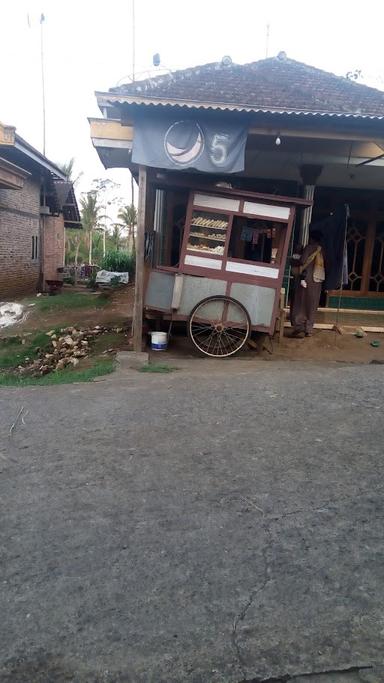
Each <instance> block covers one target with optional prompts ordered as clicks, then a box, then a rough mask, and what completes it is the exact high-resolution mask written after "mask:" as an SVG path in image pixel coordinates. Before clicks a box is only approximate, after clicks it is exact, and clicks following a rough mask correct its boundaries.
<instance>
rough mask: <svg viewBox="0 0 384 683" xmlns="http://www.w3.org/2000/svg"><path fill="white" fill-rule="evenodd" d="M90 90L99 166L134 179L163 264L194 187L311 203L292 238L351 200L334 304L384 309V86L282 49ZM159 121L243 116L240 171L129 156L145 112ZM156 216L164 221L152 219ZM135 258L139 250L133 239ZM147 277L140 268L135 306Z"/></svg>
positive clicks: (302, 236) (237, 120) (302, 238)
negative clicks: (98, 115)
mask: <svg viewBox="0 0 384 683" xmlns="http://www.w3.org/2000/svg"><path fill="white" fill-rule="evenodd" d="M96 96H97V101H98V104H99V107H100V109H101V111H102V114H103V118H102V119H90V125H91V137H92V141H93V144H94V146H95V147H96V150H97V152H98V154H99V157H100V159H101V161H102V162H103V164H104V166H105V168H113V167H125V168H129V169H130V170H131V172H132V173H133V174H134V176H135V177H136V179H138V180H139V194H140V195H141V197H139V214H140V215H139V225H138V245H139V243H140V232H141V233H142V236H141V238H142V240H144V232H145V233H146V235H145V239H146V243H147V242H148V236H149V235H150V234H151V230H153V225H154V224H155V228H154V231H155V234H156V240H155V243H154V246H153V249H154V251H155V252H157V255H156V258H157V262H158V263H163V264H164V265H167V263H168V262H169V261H170V259H172V249H173V243H174V238H175V235H174V231H173V228H169V226H170V224H172V223H175V222H176V220H177V215H178V214H179V217H180V215H182V214H183V205H185V203H186V201H187V193H186V190H187V189H188V188H190V187H195V186H197V185H199V186H200V187H204V186H205V187H211V188H212V187H217V185H218V184H219V185H221V186H223V185H225V184H230V185H231V186H232V188H236V189H237V190H242V191H243V192H245V191H253V192H259V193H263V192H264V193H269V194H274V195H284V196H291V197H301V198H304V199H306V200H309V201H312V202H313V205H312V206H308V207H306V208H304V209H302V210H301V211H299V212H298V214H297V219H296V223H295V226H294V236H293V241H296V242H301V243H306V241H307V239H308V228H309V224H310V222H311V221H312V220H317V219H321V218H323V217H326V216H328V215H329V214H330V213H332V211H333V210H334V208H335V207H336V206H337V205H339V204H344V203H348V204H349V207H350V218H349V221H348V226H347V234H346V238H347V247H348V264H349V273H348V284H347V285H346V286H345V287H344V289H343V291H342V296H341V305H342V307H345V308H361V309H384V200H383V195H382V190H383V188H384V92H382V91H380V90H376V89H375V88H370V87H367V86H365V85H362V84H360V83H356V82H354V81H351V80H348V79H347V78H342V77H338V76H335V75H334V74H331V73H328V72H325V71H322V70H320V69H317V68H314V67H312V66H308V65H306V64H303V63H300V62H297V61H295V60H293V59H289V58H288V57H287V56H286V54H285V53H284V52H281V53H279V55H278V56H277V57H272V58H269V59H264V60H261V61H258V62H254V63H251V64H246V65H237V64H234V63H232V60H231V59H230V58H229V57H225V58H223V60H222V61H221V62H218V63H213V64H206V65H203V66H198V67H194V68H190V69H185V70H182V71H177V72H175V73H169V74H165V75H160V76H157V77H156V76H155V77H153V78H149V79H146V80H143V81H135V82H132V83H128V84H126V85H122V86H119V87H115V88H111V89H110V91H109V92H106V93H104V92H99V93H96ZM165 120H168V121H172V120H173V121H174V122H181V121H183V120H188V121H191V120H194V121H195V122H197V125H200V124H199V121H202V120H204V121H205V122H207V123H208V124H209V125H213V126H214V125H217V124H218V122H220V125H224V124H228V125H229V124H237V125H239V126H246V129H247V138H246V147H245V164H244V168H243V170H241V171H240V172H238V171H236V172H235V173H226V172H223V170H222V169H217V172H212V171H211V170H210V172H201V171H200V172H198V173H197V172H196V164H195V168H194V162H193V161H192V163H190V164H188V163H183V160H182V163H180V158H179V160H177V158H176V157H175V158H174V161H175V163H174V164H173V166H172V164H171V165H167V164H164V165H162V166H161V167H156V163H157V161H156V159H155V160H154V161H152V160H149V163H147V164H141V165H140V164H139V163H137V162H136V163H135V153H134V154H133V157H132V149H133V150H135V145H136V148H137V141H138V131H139V128H140V127H142V122H143V121H149V122H151V121H152V128H153V130H155V128H156V126H157V127H159V125H160V123H161V121H165ZM148 130H149V129H148ZM197 142H198V138H196V140H195V143H197ZM215 144H218V145H219V146H220V140H216V143H215ZM171 149H173V148H172V147H171ZM165 151H166V152H167V150H165ZM217 153H218V154H219V155H220V149H217ZM168 156H169V155H168ZM185 158H186V157H185ZM159 216H161V217H162V218H161V220H162V221H163V223H165V227H164V228H162V227H161V226H159V225H156V222H157V223H158V222H159ZM167 226H168V228H167ZM172 231H173V232H172ZM138 258H139V259H141V258H144V257H142V256H141V253H140V249H139V246H138ZM138 272H139V273H140V269H139V270H138ZM144 286H145V269H144V271H143V282H142V283H140V282H139V283H138V294H137V307H136V310H138V309H139V308H140V310H141V305H142V303H143V301H142V294H141V289H142V288H144ZM339 298H340V292H339V291H330V292H328V293H327V299H326V305H329V306H335V304H336V302H338V301H339ZM138 315H139V314H138ZM135 322H136V326H138V325H139V320H136V321H135Z"/></svg>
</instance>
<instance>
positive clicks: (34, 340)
mask: <svg viewBox="0 0 384 683" xmlns="http://www.w3.org/2000/svg"><path fill="white" fill-rule="evenodd" d="M50 344H51V340H50V338H49V337H48V336H47V335H46V334H45V332H37V333H35V334H34V335H31V336H28V337H25V344H22V343H21V339H20V338H18V337H14V338H10V339H5V340H4V341H2V340H1V339H0V369H1V368H3V369H4V368H15V367H17V366H18V365H22V364H23V363H24V361H25V359H26V358H30V359H31V360H34V359H35V358H37V356H38V352H39V350H41V349H45V348H47V349H48V347H49V346H50Z"/></svg>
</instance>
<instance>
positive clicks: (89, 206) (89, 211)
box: [80, 190, 101, 266]
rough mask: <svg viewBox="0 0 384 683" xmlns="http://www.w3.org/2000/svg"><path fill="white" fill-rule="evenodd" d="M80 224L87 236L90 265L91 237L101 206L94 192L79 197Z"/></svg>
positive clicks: (90, 263) (97, 221)
mask: <svg viewBox="0 0 384 683" xmlns="http://www.w3.org/2000/svg"><path fill="white" fill-rule="evenodd" d="M80 207H81V223H82V225H83V229H84V230H85V231H86V233H87V235H88V247H89V248H88V262H89V265H90V266H91V265H92V237H93V231H94V230H95V228H97V226H98V223H99V219H100V210H101V206H100V205H99V204H98V196H97V192H95V190H91V191H90V192H86V193H85V194H83V196H82V197H80Z"/></svg>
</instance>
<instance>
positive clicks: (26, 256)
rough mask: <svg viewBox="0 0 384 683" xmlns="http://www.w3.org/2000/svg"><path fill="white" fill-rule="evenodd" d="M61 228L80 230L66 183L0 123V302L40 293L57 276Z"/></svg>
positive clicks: (62, 244)
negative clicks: (17, 296)
mask: <svg viewBox="0 0 384 683" xmlns="http://www.w3.org/2000/svg"><path fill="white" fill-rule="evenodd" d="M66 227H67V228H73V227H81V224H80V215H79V210H78V207H77V202H76V198H75V194H74V191H73V185H72V183H70V182H68V180H67V178H66V176H65V174H64V173H63V172H62V171H61V170H60V169H59V168H58V167H57V166H56V165H55V164H53V163H52V162H51V161H49V159H47V158H46V157H45V156H44V155H43V154H41V153H40V152H39V151H38V150H36V149H35V148H34V147H32V146H31V145H29V144H28V143H27V142H26V141H25V140H23V138H21V137H20V136H19V135H18V134H17V133H16V131H15V128H14V127H13V126H6V125H3V124H1V123H0V300H4V299H6V298H10V297H13V296H16V295H23V294H28V293H33V292H36V291H37V290H38V289H39V290H45V289H46V287H47V285H46V282H47V280H57V279H58V278H59V276H58V273H57V269H58V268H60V267H62V266H63V265H64V249H65V228H66Z"/></svg>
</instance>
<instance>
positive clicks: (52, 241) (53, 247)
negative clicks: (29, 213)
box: [42, 216, 65, 282]
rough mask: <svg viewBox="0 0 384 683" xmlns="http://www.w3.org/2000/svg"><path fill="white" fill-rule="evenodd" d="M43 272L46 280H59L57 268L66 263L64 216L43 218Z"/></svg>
mask: <svg viewBox="0 0 384 683" xmlns="http://www.w3.org/2000/svg"><path fill="white" fill-rule="evenodd" d="M42 225H43V273H44V282H45V281H46V280H57V279H58V274H57V269H58V268H60V267H61V266H63V265H64V249H65V229H64V219H63V217H62V216H45V217H44V219H43V223H42Z"/></svg>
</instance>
